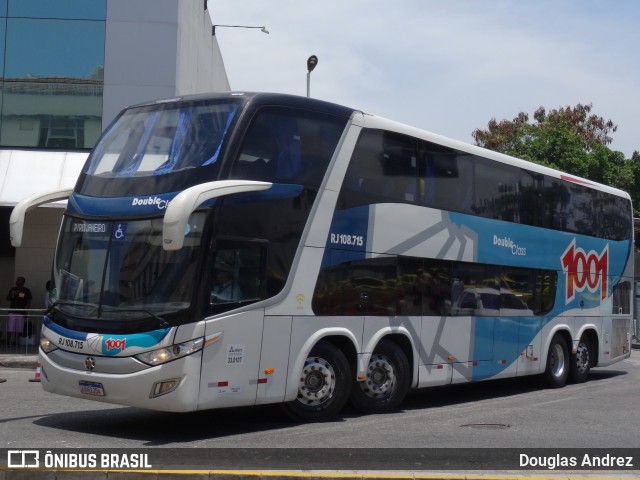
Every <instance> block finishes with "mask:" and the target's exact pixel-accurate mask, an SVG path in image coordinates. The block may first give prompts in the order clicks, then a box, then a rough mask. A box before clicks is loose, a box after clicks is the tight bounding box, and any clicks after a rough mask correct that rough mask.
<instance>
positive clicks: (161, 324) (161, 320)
mask: <svg viewBox="0 0 640 480" xmlns="http://www.w3.org/2000/svg"><path fill="white" fill-rule="evenodd" d="M102 311H103V312H104V311H105V307H104V306H103V307H102ZM106 311H107V312H110V313H113V312H118V313H119V312H140V313H146V314H147V315H149V316H150V317H151V318H153V319H154V320H156V321H157V322H158V326H159V327H160V328H167V327H170V326H171V324H170V323H169V322H167V321H166V320H165V319H164V318H162V317H160V316H158V315H156V314H155V313H153V312H152V311H151V310H146V309H144V308H117V307H116V308H114V309H113V310H106Z"/></svg>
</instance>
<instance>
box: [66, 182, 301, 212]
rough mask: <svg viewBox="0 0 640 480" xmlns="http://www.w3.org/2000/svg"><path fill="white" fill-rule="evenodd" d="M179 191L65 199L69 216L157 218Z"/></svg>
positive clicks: (244, 198) (242, 199)
mask: <svg viewBox="0 0 640 480" xmlns="http://www.w3.org/2000/svg"><path fill="white" fill-rule="evenodd" d="M303 189H304V187H303V186H302V185H297V184H284V183H274V184H273V185H272V186H271V188H269V189H267V190H263V191H260V192H247V193H238V194H234V195H229V196H227V197H225V203H226V204H227V205H236V204H244V203H258V202H267V201H272V200H281V199H286V198H296V197H297V196H299V195H300V193H302V191H303ZM178 193H180V192H170V193H162V194H157V195H156V194H153V195H137V196H133V197H120V198H99V199H96V198H95V197H89V196H86V195H79V194H77V193H73V194H72V195H71V197H69V204H68V206H67V210H68V211H69V212H70V213H79V214H82V215H95V216H100V217H103V216H121V215H125V216H126V215H153V214H157V215H161V214H163V213H164V212H165V211H166V209H167V206H168V205H169V203H170V202H171V200H173V198H174V197H175V196H176V195H178ZM217 201H218V199H217V198H214V199H211V200H208V201H206V202H204V203H203V204H202V205H200V206H210V205H214V204H215V203H216V202H217Z"/></svg>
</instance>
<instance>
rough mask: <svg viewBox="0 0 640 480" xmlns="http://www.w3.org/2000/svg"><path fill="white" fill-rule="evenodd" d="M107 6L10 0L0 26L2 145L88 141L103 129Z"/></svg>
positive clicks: (78, 145)
mask: <svg viewBox="0 0 640 480" xmlns="http://www.w3.org/2000/svg"><path fill="white" fill-rule="evenodd" d="M0 1H1V0H0ZM85 3H86V5H85ZM54 6H55V9H56V12H57V13H52V12H49V10H51V9H54ZM76 7H77V9H76ZM0 8H1V4H0ZM104 8H106V7H105V5H104V1H100V2H97V1H94V0H91V1H79V0H78V1H70V0H66V1H62V0H57V1H49V2H45V1H44V0H38V1H37V0H29V1H25V0H21V1H20V2H16V1H13V0H9V2H8V10H7V11H8V14H9V17H8V18H7V19H6V23H3V26H2V29H3V30H4V34H3V32H0V35H1V38H2V41H3V42H4V45H2V44H0V47H4V48H2V49H1V50H2V53H3V55H4V58H3V62H2V65H3V66H4V72H3V79H4V85H3V88H2V99H1V100H0V108H1V118H0V119H1V122H2V123H1V125H0V145H1V146H5V147H36V148H63V149H85V148H91V147H92V146H93V144H94V143H95V141H96V140H97V138H98V137H99V135H100V132H101V129H102V93H103V84H104V78H103V77H104V75H103V66H104V42H105V21H104V20H100V18H104V16H105V10H104ZM36 10H37V12H35V11H36ZM34 12H35V13H34ZM47 12H49V13H47ZM43 16H46V17H48V18H32V17H43ZM16 17H19V18H16ZM62 18H88V19H89V20H75V19H73V20H71V19H62ZM94 18H95V19H97V20H94Z"/></svg>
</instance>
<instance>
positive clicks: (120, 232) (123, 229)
mask: <svg viewBox="0 0 640 480" xmlns="http://www.w3.org/2000/svg"><path fill="white" fill-rule="evenodd" d="M126 235H127V224H126V223H116V225H115V228H114V230H113V240H124V237H125V236H126Z"/></svg>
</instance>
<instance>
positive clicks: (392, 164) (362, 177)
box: [339, 130, 417, 208]
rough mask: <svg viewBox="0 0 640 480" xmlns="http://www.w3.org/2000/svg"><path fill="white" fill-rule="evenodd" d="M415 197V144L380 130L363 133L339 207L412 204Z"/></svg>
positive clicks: (341, 193)
mask: <svg viewBox="0 0 640 480" xmlns="http://www.w3.org/2000/svg"><path fill="white" fill-rule="evenodd" d="M416 193H417V150H416V142H415V140H414V139H413V138H410V137H405V136H403V135H397V134H392V133H390V132H385V131H382V130H363V131H362V133H361V134H360V138H359V139H358V143H357V145H356V148H355V150H354V152H353V155H352V157H351V161H350V162H349V168H348V169H347V174H346V176H345V180H344V182H343V185H342V189H341V192H340V202H339V205H340V207H341V208H349V207H354V206H358V205H370V204H374V203H414V202H415V200H416Z"/></svg>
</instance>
